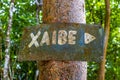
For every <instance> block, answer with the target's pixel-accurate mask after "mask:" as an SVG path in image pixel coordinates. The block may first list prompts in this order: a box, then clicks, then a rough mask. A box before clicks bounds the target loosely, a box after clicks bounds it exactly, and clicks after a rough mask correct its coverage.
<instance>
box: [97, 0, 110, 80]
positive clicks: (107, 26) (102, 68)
mask: <svg viewBox="0 0 120 80" xmlns="http://www.w3.org/2000/svg"><path fill="white" fill-rule="evenodd" d="M105 6H106V8H105V10H106V15H105V27H104V31H105V37H104V55H103V60H102V61H101V63H100V70H99V77H98V78H99V79H98V80H105V63H106V54H107V45H108V38H109V31H110V1H109V0H105Z"/></svg>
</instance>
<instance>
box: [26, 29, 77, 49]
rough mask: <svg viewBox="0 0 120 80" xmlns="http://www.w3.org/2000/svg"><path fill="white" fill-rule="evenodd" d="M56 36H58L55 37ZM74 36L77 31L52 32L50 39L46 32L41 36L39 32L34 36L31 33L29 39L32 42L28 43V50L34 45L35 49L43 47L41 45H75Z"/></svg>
mask: <svg viewBox="0 0 120 80" xmlns="http://www.w3.org/2000/svg"><path fill="white" fill-rule="evenodd" d="M57 34H58V35H57ZM76 34H77V31H75V30H70V31H66V30H59V31H58V32H57V31H53V32H52V38H50V36H49V33H48V31H45V32H44V33H43V35H41V31H38V33H37V34H36V35H34V34H33V33H31V34H30V37H31V39H32V41H31V42H30V43H29V45H28V47H29V48H30V47H31V46H32V45H35V47H39V46H43V44H46V45H55V44H58V45H64V44H71V45H74V44H76ZM39 36H42V39H41V41H40V43H39V42H38V41H37V39H38V38H39Z"/></svg>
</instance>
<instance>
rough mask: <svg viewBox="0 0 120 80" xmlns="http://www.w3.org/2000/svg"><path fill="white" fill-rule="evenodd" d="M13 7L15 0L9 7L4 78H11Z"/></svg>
mask: <svg viewBox="0 0 120 80" xmlns="http://www.w3.org/2000/svg"><path fill="white" fill-rule="evenodd" d="M13 8H14V0H11V3H10V9H9V20H8V28H7V36H6V50H5V53H6V54H5V63H4V73H3V77H4V80H9V78H10V77H9V75H8V71H9V64H10V46H11V45H10V33H11V28H12V16H13Z"/></svg>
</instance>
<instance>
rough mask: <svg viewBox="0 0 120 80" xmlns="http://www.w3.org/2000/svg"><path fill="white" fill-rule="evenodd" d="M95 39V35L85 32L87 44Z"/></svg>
mask: <svg viewBox="0 0 120 80" xmlns="http://www.w3.org/2000/svg"><path fill="white" fill-rule="evenodd" d="M95 39H96V37H94V36H93V35H91V34H89V33H85V35H84V42H85V44H88V43H90V42H92V41H93V40H95Z"/></svg>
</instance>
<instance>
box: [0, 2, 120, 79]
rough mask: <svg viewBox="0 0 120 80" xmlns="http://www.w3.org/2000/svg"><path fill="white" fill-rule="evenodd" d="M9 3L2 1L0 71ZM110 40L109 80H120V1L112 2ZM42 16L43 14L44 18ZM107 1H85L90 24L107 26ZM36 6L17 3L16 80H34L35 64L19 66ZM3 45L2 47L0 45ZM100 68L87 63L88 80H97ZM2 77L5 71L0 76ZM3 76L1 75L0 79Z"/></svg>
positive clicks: (13, 51) (13, 41)
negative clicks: (22, 43) (25, 30)
mask: <svg viewBox="0 0 120 80" xmlns="http://www.w3.org/2000/svg"><path fill="white" fill-rule="evenodd" d="M9 5H10V0H0V27H2V33H3V40H2V55H1V56H2V57H1V58H0V67H1V68H0V71H1V70H3V66H4V55H5V51H4V50H5V37H6V30H7V26H8V17H9ZM110 6H111V24H110V28H111V29H110V38H109V45H108V50H107V60H106V61H107V62H106V80H120V76H119V75H120V67H119V66H120V64H119V63H120V54H119V53H120V1H119V0H111V5H110ZM41 16H42V14H40V18H41ZM104 17H105V3H104V0H86V21H87V23H88V24H101V25H102V26H104ZM36 24H37V23H36V5H35V2H34V0H16V2H15V8H14V15H13V25H12V33H11V62H10V63H11V64H10V66H11V73H12V76H13V79H14V80H34V77H35V71H36V69H37V67H36V62H18V61H17V54H18V52H19V43H20V37H21V35H22V31H23V28H24V27H27V26H32V25H36ZM0 45H1V44H0ZM98 68H99V65H98V64H97V63H95V62H90V63H88V80H96V79H97V76H98ZM0 73H2V71H1V72H0ZM0 76H1V75H0Z"/></svg>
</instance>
